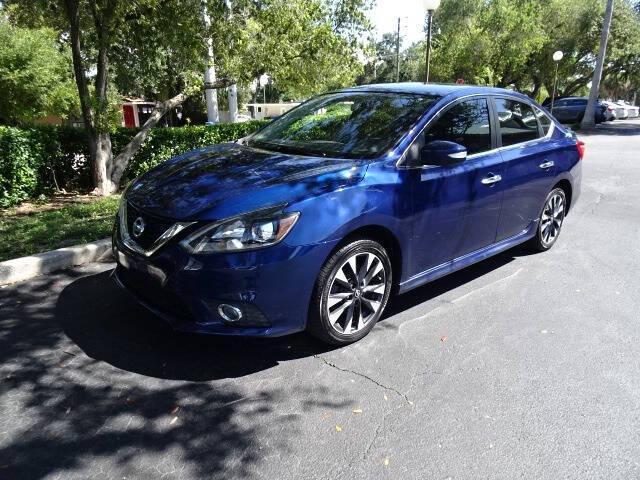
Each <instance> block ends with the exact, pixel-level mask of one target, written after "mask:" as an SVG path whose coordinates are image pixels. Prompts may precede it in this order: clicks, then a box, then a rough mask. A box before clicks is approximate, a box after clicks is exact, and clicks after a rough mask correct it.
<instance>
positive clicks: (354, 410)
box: [353, 408, 362, 413]
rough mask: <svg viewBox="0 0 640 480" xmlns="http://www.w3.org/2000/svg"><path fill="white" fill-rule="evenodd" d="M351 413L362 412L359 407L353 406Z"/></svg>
mask: <svg viewBox="0 0 640 480" xmlns="http://www.w3.org/2000/svg"><path fill="white" fill-rule="evenodd" d="M353 413H362V409H361V408H354V409H353Z"/></svg>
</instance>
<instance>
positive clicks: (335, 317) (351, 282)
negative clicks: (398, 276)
mask: <svg viewBox="0 0 640 480" xmlns="http://www.w3.org/2000/svg"><path fill="white" fill-rule="evenodd" d="M391 275H392V272H391V262H390V260H389V256H388V255H387V252H386V250H385V249H384V247H383V246H382V245H380V244H379V243H377V242H374V241H372V240H356V241H354V242H352V243H350V244H348V245H346V246H344V247H342V248H341V249H340V250H338V251H337V252H335V253H334V254H333V255H331V257H330V258H329V259H328V260H327V262H326V263H325V265H324V266H323V267H322V269H321V270H320V274H319V275H318V280H317V282H316V287H315V291H314V296H313V299H312V303H311V308H310V312H309V313H310V318H309V324H308V330H309V332H310V333H311V334H312V335H314V336H316V337H318V338H319V339H321V340H323V341H325V342H327V343H331V344H334V345H344V344H348V343H352V342H355V341H357V340H360V339H361V338H362V337H364V336H365V335H367V334H368V333H369V332H370V331H371V329H372V328H373V327H374V325H375V324H376V322H377V321H378V320H379V319H380V316H381V315H382V312H383V311H384V308H385V307H386V305H387V301H388V300H389V294H390V292H391V282H392V276H391Z"/></svg>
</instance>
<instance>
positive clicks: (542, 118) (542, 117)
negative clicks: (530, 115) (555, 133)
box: [535, 108, 552, 136]
mask: <svg viewBox="0 0 640 480" xmlns="http://www.w3.org/2000/svg"><path fill="white" fill-rule="evenodd" d="M535 112H536V117H538V121H539V122H540V126H542V133H543V135H545V136H546V135H547V134H548V133H549V130H551V124H552V122H551V119H550V118H549V117H547V114H546V113H544V112H543V111H542V110H540V109H539V108H536V109H535Z"/></svg>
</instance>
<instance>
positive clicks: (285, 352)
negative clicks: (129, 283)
mask: <svg viewBox="0 0 640 480" xmlns="http://www.w3.org/2000/svg"><path fill="white" fill-rule="evenodd" d="M527 253H528V252H527V251H526V250H525V249H522V248H521V249H513V250H510V251H508V252H505V253H503V254H501V255H498V256H496V257H493V258H490V259H488V260H485V261H484V262H481V263H479V264H476V265H474V266H471V267H469V268H466V269H464V270H461V271H459V272H456V273H453V274H451V275H448V276H446V277H444V278H441V279H439V280H436V281H434V282H431V283H430V284H428V285H425V286H423V287H420V288H417V289H415V290H412V291H411V292H408V293H406V294H404V295H398V296H395V297H392V299H391V301H390V304H389V306H388V308H387V311H386V312H385V315H384V317H383V319H382V321H383V323H382V325H384V324H385V323H387V322H393V316H394V315H396V314H398V313H400V312H402V311H404V310H407V309H409V308H412V307H414V306H416V305H419V304H422V303H425V302H429V301H430V300H432V299H434V298H436V297H438V296H440V295H442V294H443V293H445V292H447V291H449V290H452V289H454V288H457V287H459V286H461V285H464V284H465V283H467V282H470V281H472V280H474V279H476V278H478V277H480V276H482V275H484V274H486V273H488V272H490V271H492V270H495V269H497V268H500V267H501V266H503V265H505V264H507V263H509V262H511V261H512V260H513V259H514V257H515V256H521V255H526V254H527ZM55 319H56V321H57V322H58V323H59V324H60V325H61V326H62V328H63V329H64V332H65V334H66V335H67V336H68V337H69V338H70V339H71V340H72V341H73V342H74V343H75V344H76V345H78V347H80V348H81V349H82V350H83V351H84V352H85V353H86V354H87V355H88V356H89V357H91V358H93V359H96V360H102V361H105V362H107V363H109V364H111V365H113V366H115V367H117V368H120V369H123V370H126V371H129V372H135V373H138V374H142V375H147V376H151V377H156V378H163V379H174V380H188V381H209V380H216V379H224V378H238V377H242V376H245V375H249V374H251V373H255V372H259V371H263V370H266V369H269V368H272V367H275V366H277V365H278V364H279V363H280V362H284V361H288V360H292V359H296V358H303V357H308V356H312V355H318V354H321V353H325V352H327V351H330V350H332V349H333V348H335V347H331V346H328V345H325V344H323V343H321V342H319V341H318V340H316V339H314V338H312V337H310V336H309V335H307V334H305V333H299V334H295V335H290V336H286V337H281V338H271V339H269V338H264V339H260V338H237V337H216V336H209V335H196V334H188V333H181V332H176V331H174V330H172V329H171V328H170V327H169V326H168V325H167V324H166V323H165V322H164V321H162V320H161V319H159V318H158V317H157V316H155V315H154V314H153V313H151V312H149V311H148V310H147V309H145V308H144V307H142V306H140V305H139V304H138V303H136V302H135V301H134V300H133V299H132V297H130V296H129V295H128V294H127V293H126V292H125V291H123V290H121V289H120V288H119V287H117V286H116V285H115V282H114V281H113V279H112V278H110V272H102V273H99V274H96V275H91V276H87V277H82V278H80V279H78V280H76V281H74V282H73V283H71V284H69V285H68V286H67V287H66V288H65V289H64V290H63V291H62V293H61V294H60V297H59V299H58V302H57V305H56V309H55Z"/></svg>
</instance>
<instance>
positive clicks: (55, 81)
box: [0, 18, 78, 124]
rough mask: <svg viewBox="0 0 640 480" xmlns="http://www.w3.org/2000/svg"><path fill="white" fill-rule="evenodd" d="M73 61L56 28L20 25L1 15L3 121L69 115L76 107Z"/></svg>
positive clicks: (0, 111)
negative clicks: (71, 70)
mask: <svg viewBox="0 0 640 480" xmlns="http://www.w3.org/2000/svg"><path fill="white" fill-rule="evenodd" d="M70 65H71V58H70V56H69V52H68V51H67V50H65V49H64V48H62V46H61V45H60V44H59V43H58V42H57V38H56V35H55V32H54V31H53V30H50V29H37V30H30V29H25V28H18V27H15V26H12V25H10V24H9V23H8V22H7V21H6V20H5V19H2V18H0V92H2V94H1V95H0V122H2V123H9V124H19V123H24V122H30V121H33V120H37V119H39V118H42V117H45V116H47V115H59V116H61V117H63V118H67V117H68V116H69V115H70V114H71V113H73V112H75V111H77V108H78V106H77V101H76V99H77V95H76V94H75V91H74V85H73V78H72V76H71V75H70V69H69V67H70Z"/></svg>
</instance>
